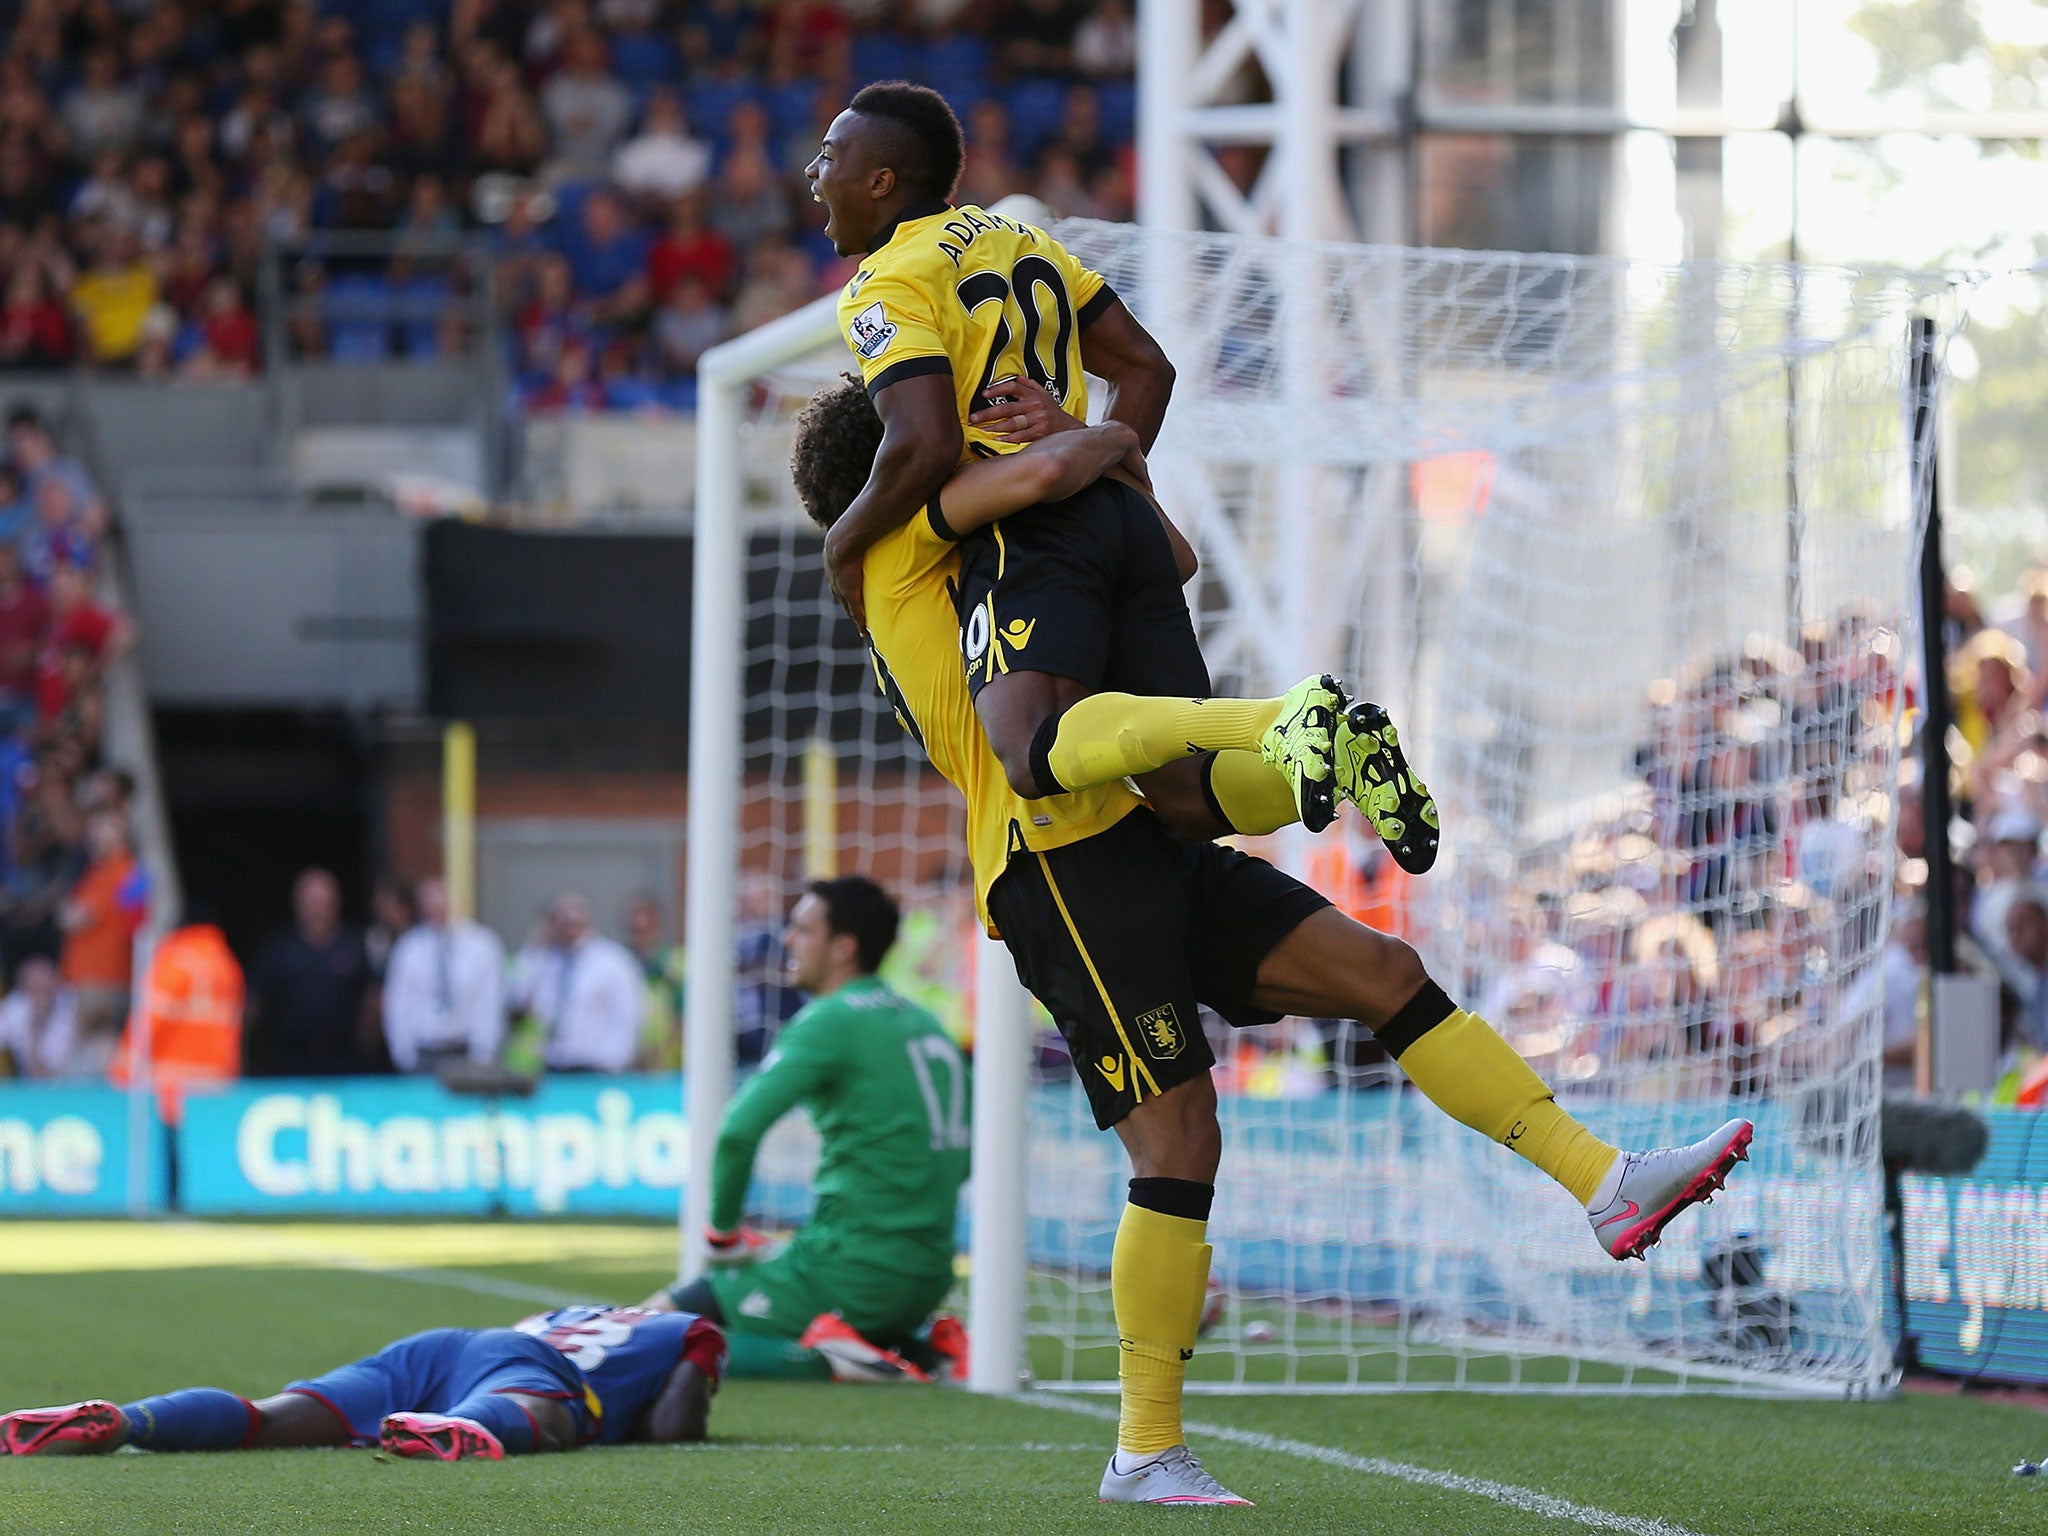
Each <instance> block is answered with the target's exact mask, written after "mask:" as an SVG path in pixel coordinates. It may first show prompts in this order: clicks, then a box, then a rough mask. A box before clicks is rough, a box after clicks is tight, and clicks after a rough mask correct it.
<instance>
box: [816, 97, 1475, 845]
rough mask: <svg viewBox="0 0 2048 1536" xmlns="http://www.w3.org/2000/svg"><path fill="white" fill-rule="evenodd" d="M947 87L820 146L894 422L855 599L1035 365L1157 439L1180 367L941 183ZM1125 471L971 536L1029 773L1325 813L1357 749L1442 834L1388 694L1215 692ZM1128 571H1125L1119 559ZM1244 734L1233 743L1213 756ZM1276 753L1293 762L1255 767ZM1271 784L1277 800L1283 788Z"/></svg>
mask: <svg viewBox="0 0 2048 1536" xmlns="http://www.w3.org/2000/svg"><path fill="white" fill-rule="evenodd" d="M963 153H964V151H963V147H962V139H961V135H960V125H959V123H958V121H957V120H956V119H955V118H954V117H953V115H952V111H951V109H950V108H949V107H948V106H947V105H946V103H945V100H944V98H942V97H940V96H939V95H938V94H937V93H936V92H934V91H932V90H929V89H928V88H926V87H923V86H917V85H910V84H907V83H904V82H901V81H891V82H884V83H881V84H877V85H871V86H868V87H866V88H865V89H863V90H862V91H860V92H859V93H858V94H857V95H856V96H855V97H854V99H853V103H852V105H851V106H850V107H849V108H848V110H847V111H845V112H843V113H841V114H840V115H839V117H838V118H836V119H835V120H834V121H833V123H832V124H831V126H830V128H829V129H828V130H827V132H826V134H825V137H824V140H823V142H822V143H821V145H820V147H819V151H818V154H817V157H816V158H815V160H814V161H813V162H812V164H811V166H810V167H809V175H810V178H811V183H812V192H813V195H814V196H815V197H816V198H817V200H818V201H819V202H821V203H823V204H824V205H825V209H826V213H827V221H826V233H827V235H828V236H830V238H831V239H832V241H833V244H834V245H835V247H836V248H837V249H838V250H839V252H840V253H841V254H842V255H849V256H859V257H860V258H861V267H860V270H859V271H858V272H857V273H856V274H855V275H854V277H853V278H852V280H851V281H850V282H848V284H847V285H846V288H845V290H844V293H843V295H842V297H841V301H840V319H841V323H842V326H843V328H844V330H845V333H846V338H847V344H848V346H849V347H850V348H851V349H852V351H853V353H854V356H855V357H856V358H857V359H858V361H859V363H860V368H861V372H862V376H863V378H864V380H865V382H866V385H867V389H868V392H869V393H870V395H871V396H873V398H874V399H875V401H876V403H877V406H878V408H879V409H880V411H881V415H882V419H883V422H884V434H883V441H882V444H881V447H880V449H879V451H878V452H877V453H876V455H875V458H874V461H873V463H872V466H871V468H870V470H869V472H868V473H867V474H866V476H865V477H864V479H863V481H862V483H861V484H860V485H859V486H857V487H855V489H854V493H853V495H852V498H851V500H850V501H849V502H848V504H847V510H846V512H845V515H844V516H843V517H842V518H841V519H840V520H839V521H838V522H837V523H836V524H835V525H834V526H833V528H832V531H831V533H830V534H829V535H828V537H827V539H826V546H825V555H826V563H827V569H828V570H829V571H830V573H831V575H832V580H833V586H834V590H835V591H837V592H838V593H839V594H840V595H841V597H842V599H843V600H844V601H845V602H846V603H847V605H848V608H849V610H850V611H851V612H852V613H853V615H854V618H855V621H856V622H857V623H860V622H862V611H861V610H862V602H863V590H864V589H863V585H862V583H861V582H860V581H859V580H858V579H856V578H855V577H854V576H853V574H852V573H854V572H856V571H857V570H858V567H859V565H860V562H861V561H862V560H863V559H864V557H865V552H866V551H867V549H868V548H869V547H870V546H871V545H872V544H873V543H874V542H875V540H877V539H878V538H880V537H882V536H884V535H886V534H887V533H888V532H890V531H891V530H893V529H896V528H899V527H901V526H902V525H903V524H904V523H905V522H906V521H908V520H909V519H910V518H911V517H912V516H914V515H918V514H920V513H922V512H923V511H924V509H925V507H926V505H927V504H928V503H929V501H930V499H931V497H932V495H933V493H935V492H936V491H937V490H938V489H939V486H940V484H941V483H942V482H943V481H944V480H945V478H946V476H947V475H948V474H949V473H950V472H951V471H952V470H953V469H954V468H955V467H957V466H958V465H960V464H961V463H964V462H965V461H967V460H968V459H969V458H972V457H976V456H981V457H986V456H988V455H990V454H1002V453H1006V452H1010V451H1014V449H1015V448H1016V446H1017V444H1018V441H1019V440H1020V437H1021V436H1023V435H1028V434H1020V433H1019V432H1017V431H1016V430H1014V429H1015V428H1016V427H1017V426H1018V424H1019V423H1018V421H1017V418H1018V417H1019V416H1022V415H1028V414H1030V411H1029V407H1028V406H1020V405H1019V404H1017V403H1016V402H1015V401H1014V400H1012V401H1009V402H1006V403H1005V404H1003V405H1001V406H998V407H996V408H995V411H994V415H993V416H991V413H990V412H989V411H988V410H983V409H979V408H981V407H984V406H985V405H986V404H987V401H988V397H989V395H990V392H991V386H992V384H993V383H994V381H995V380H996V379H997V378H999V377H1003V376H1007V375H1021V376H1023V377H1025V378H1029V379H1031V380H1033V381H1035V382H1037V383H1039V384H1041V385H1043V386H1045V387H1046V389H1047V390H1048V391H1049V392H1050V395H1051V397H1052V399H1053V400H1054V401H1055V402H1056V405H1055V410H1057V408H1058V407H1059V406H1064V407H1065V408H1066V409H1067V410H1070V411H1072V412H1073V413H1074V414H1075V415H1077V416H1085V415H1086V414H1087V400H1088V383H1087V375H1088V374H1089V373H1093V374H1095V375H1097V376H1098V377H1100V378H1102V379H1104V380H1105V381H1106V382H1107V383H1108V386H1109V395H1110V399H1109V411H1108V414H1109V417H1110V418H1111V419H1112V420H1116V421H1121V422H1123V423H1125V424H1126V425H1128V426H1130V427H1131V428H1132V429H1133V430H1134V431H1135V432H1136V433H1137V440H1138V445H1139V446H1140V447H1142V448H1145V449H1149V448H1150V447H1151V444H1152V441H1153V439H1154V438H1155V437H1156V436H1157V434H1158V431H1159V426H1160V423H1161V421H1162V420H1163V419H1164V417H1165V412H1166V404H1167V400H1168V398H1169V396H1170V395H1171V393H1172V388H1173V376H1174V371H1173V367H1172V364H1171V363H1169V362H1168V361H1167V358H1166V354H1165V353H1164V351H1162V350H1161V349H1160V347H1159V344H1158V343H1157V342H1156V341H1155V340H1154V339H1153V338H1152V337H1151V335H1150V334H1148V333H1147V332H1146V330H1145V328H1144V327H1143V326H1142V325H1140V324H1139V323H1138V322H1137V320H1136V319H1135V318H1134V317H1133V316H1132V315H1131V313H1130V311H1129V310H1128V309H1126V308H1125V307H1124V305H1123V303H1122V301H1121V300H1119V299H1118V298H1117V296H1116V294H1115V292H1114V291H1113V290H1112V289H1111V288H1110V287H1109V286H1108V284H1106V283H1105V282H1104V281H1103V279H1102V278H1101V276H1100V275H1099V274H1097V273H1095V272H1091V271H1089V270H1088V269H1087V268H1086V267H1084V266H1083V265H1082V264H1081V263H1080V262H1079V261H1077V260H1076V259H1075V258H1074V257H1073V256H1072V255H1071V254H1070V253H1069V252H1067V251H1066V250H1065V249H1064V248H1063V247H1062V246H1061V245H1060V244H1059V242H1058V241H1056V240H1053V239H1052V238H1051V237H1050V236H1048V235H1046V234H1045V233H1044V232H1043V231H1042V230H1039V229H1036V228H1034V227H1032V226H1031V225H1028V224H1022V223H1019V222H1017V221H1015V220H1012V219H1008V218H1005V217H1003V216H1001V215H999V214H992V213H989V212H987V211H986V210H983V209H979V208H975V207H972V206H968V207H960V208H955V207H951V206H949V205H948V202H947V199H948V198H949V197H950V196H951V194H952V190H953V185H954V182H955V180H956V179H957V177H958V174H959V167H960V164H961V161H962V156H963ZM1165 555H1166V544H1165V542H1164V540H1163V538H1162V536H1161V530H1160V529H1159V527H1158V525H1157V523H1156V521H1155V520H1154V518H1153V516H1152V514H1151V511H1150V509H1149V508H1148V507H1147V505H1146V504H1145V502H1144V499H1143V497H1142V496H1140V495H1139V494H1138V493H1137V492H1136V491H1135V490H1134V489H1133V487H1132V486H1130V485H1129V484H1124V483H1118V482H1117V481H1116V480H1114V479H1109V478H1104V479H1099V480H1096V481H1093V482H1091V483H1087V484H1085V485H1084V486H1083V487H1082V488H1081V490H1080V491H1079V492H1077V493H1075V494H1074V495H1073V496H1072V497H1070V498H1067V499H1066V500H1064V501H1062V502H1059V503H1056V504H1051V505H1048V506H1044V507H1041V508H1040V509H1039V510H1037V511H1036V512H1034V513H1033V515H1032V516H1030V517H1027V518H1023V519H1020V520H1019V521H1018V522H1017V524H1016V525H1015V527H1014V528H1012V529H1009V530H1006V531H1005V534H1004V535H991V536H988V537H977V538H969V539H964V540H963V541H962V542H961V546H960V550H959V552H958V560H957V567H958V568H957V571H956V572H955V584H956V587H957V588H958V591H959V596H960V617H961V629H960V644H961V646H962V647H963V650H964V653H965V655H966V658H967V662H968V683H969V687H970V689H971V690H972V694H973V699H974V704H975V708H976V710H977V712H978V714H979V717H980V719H981V722H982V725H983V728H984V729H985V730H986V732H987V733H988V738H989V741H990V744H991V745H992V746H993V748H994V749H995V752H996V755H997V757H998V758H999V759H1000V760H1001V762H1002V765H1003V768H1004V771H1005V773H1006V775H1007V776H1008V778H1009V781H1010V783H1011V785H1012V787H1013V788H1014V789H1015V790H1016V792H1017V794H1018V795H1019V796H1021V797H1022V798H1025V799H1040V798H1045V797H1050V796H1056V795H1058V794H1060V793H1062V792H1063V791H1075V790H1084V789H1088V788H1093V787H1096V786H1100V785H1104V784H1110V783H1114V782H1115V781H1116V780H1118V779H1120V778H1122V777H1124V776H1125V775H1141V774H1144V773H1145V772H1146V771H1147V770H1148V769H1150V770H1155V771H1156V776H1155V777H1154V778H1152V779H1148V780H1146V781H1145V782H1144V783H1143V784H1142V785H1141V787H1142V788H1143V790H1144V791H1145V793H1146V795H1147V797H1148V798H1149V799H1150V800H1152V802H1153V803H1154V804H1155V805H1160V806H1165V805H1167V804H1169V803H1170V802H1174V801H1179V802H1183V803H1186V804H1187V805H1188V806H1189V807H1190V814H1193V815H1199V816H1202V817H1203V818H1205V819H1208V820H1209V821H1210V823H1211V825H1213V827H1214V829H1215V830H1216V831H1219V832H1221V831H1239V832H1254V833H1256V832H1266V831H1272V830H1274V829H1276V828H1277V827H1279V826H1281V825H1284V824H1286V823H1287V822H1292V821H1295V820H1299V821H1301V822H1302V823H1303V824H1304V825H1306V826H1307V827H1309V829H1310V830H1311V831H1320V830H1321V829H1322V828H1324V827H1325V826H1327V825H1328V824H1329V822H1330V820H1331V818H1332V817H1333V816H1334V815H1335V814H1336V801H1337V796H1338V794H1339V792H1340V791H1341V790H1342V788H1343V786H1342V785H1340V784H1339V783H1338V776H1339V773H1340V771H1342V770H1343V769H1344V766H1345V765H1346V764H1349V766H1350V771H1351V772H1352V773H1353V775H1354V778H1355V781H1356V782H1355V785H1354V787H1355V788H1356V789H1357V791H1358V792H1357V793H1355V794H1353V795H1352V796H1351V798H1353V799H1354V800H1355V801H1356V802H1357V803H1358V804H1359V806H1360V808H1361V809H1362V810H1363V811H1364V812H1365V813H1366V815H1367V817H1368V818H1369V819H1370V820H1371V821H1372V823H1373V826H1374V829H1375V830H1376V831H1377V832H1378V833H1379V834H1380V836H1381V839H1382V841H1384V842H1385V843H1386V844H1387V846H1388V848H1389V851H1390V852H1392V853H1393V855H1394V856H1395V858H1396V859H1397V860H1398V861H1399V862H1400V863H1401V864H1402V866H1403V867H1404V868H1406V869H1409V870H1410V871H1411V872H1420V871H1422V870H1424V869H1427V868H1428V867H1429V865H1430V863H1431V862H1432V861H1433V860H1434V858H1435V856H1436V841H1437V834H1436V816H1435V808H1434V806H1433V805H1432V804H1431V802H1430V801H1429V798H1428V794H1427V791H1426V790H1424V789H1423V788H1422V786H1421V785H1420V784H1419V783H1418V782H1416V781H1415V780H1414V777H1413V775H1412V774H1411V773H1409V772H1408V770H1407V764H1406V763H1405V761H1404V760H1402V758H1401V756H1400V745H1399V741H1398V739H1397V738H1396V736H1395V735H1394V733H1393V731H1392V729H1391V728H1390V727H1389V726H1387V723H1386V717H1385V714H1384V712H1383V711H1377V710H1375V709H1374V708H1372V707H1370V706H1366V707H1363V708H1362V709H1361V712H1360V714H1359V715H1358V716H1357V718H1356V720H1355V721H1354V720H1352V719H1351V718H1350V717H1349V716H1348V714H1347V712H1346V711H1345V710H1344V709H1343V708H1342V707H1341V706H1342V704H1343V703H1345V702H1348V701H1343V700H1341V699H1340V696H1339V695H1338V693H1337V690H1336V689H1335V687H1334V685H1333V684H1327V683H1325V682H1324V680H1322V679H1319V678H1311V679H1309V680H1307V681H1306V682H1305V683H1303V684H1302V685H1300V686H1299V687H1297V688H1296V689H1294V690H1291V691H1290V693H1289V694H1288V696H1287V699H1286V700H1285V703H1284V707H1281V701H1274V700H1257V701H1236V702H1228V703H1223V702H1216V701H1211V700H1209V699H1208V697H1207V695H1208V693H1209V673H1208V668H1207V667H1206V665H1205V664H1204V662H1203V660H1202V654H1201V650H1200V647H1199V646H1197V645H1196V644H1195V642H1194V634H1193V629H1192V627H1191V626H1190V625H1189V623H1188V621H1187V611H1186V604H1185V601H1184V599H1183V598H1182V596H1181V592H1180V581H1179V580H1178V579H1177V578H1176V577H1175V576H1174V575H1173V574H1172V570H1171V566H1170V564H1169V563H1168V562H1167V561H1166V559H1165ZM1110 571H1115V572H1119V573H1121V576H1122V578H1123V579H1122V580H1121V581H1120V582H1118V583H1117V584H1115V585H1110V584H1108V583H1106V582H1105V581H1103V580H1101V579H1099V578H1100V576H1101V575H1102V574H1103V573H1105V572H1110ZM1222 749H1235V754H1234V755H1230V756H1222V757H1218V756H1212V755H1211V754H1213V753H1215V752H1217V751H1219V750H1222ZM1261 756H1263V757H1264V758H1265V760H1266V762H1267V763H1268V764H1270V765H1271V767H1272V768H1274V769H1278V770H1279V771H1280V774H1281V775H1282V776H1284V777H1282V778H1276V776H1275V774H1274V773H1273V772H1272V771H1270V770H1269V769H1268V768H1266V767H1262V766H1261V763H1260V758H1261ZM1276 802H1277V804H1276Z"/></svg>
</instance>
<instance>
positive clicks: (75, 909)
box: [0, 406, 149, 1075]
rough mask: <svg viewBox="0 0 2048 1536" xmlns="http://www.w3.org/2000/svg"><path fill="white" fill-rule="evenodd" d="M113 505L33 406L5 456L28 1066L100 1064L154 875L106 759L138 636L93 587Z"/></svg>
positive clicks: (10, 806)
mask: <svg viewBox="0 0 2048 1536" xmlns="http://www.w3.org/2000/svg"><path fill="white" fill-rule="evenodd" d="M105 531H106V504H105V501H104V500H103V499H102V497H101V495H100V491H99V488H98V486H97V485H95V484H94V482H93V479H92V477H91V476H90V475H89V474H88V473H87V472H86V470H85V469H84V467H83V466H81V465H80V464H78V463H77V462H75V461H74V460H72V459H69V458H66V457H64V456H63V455H61V454H60V453H59V452H58V451H57V447H56V443H55V441H54V440H53V438H52V436H51V434H50V431H49V429H48V427H47V426H46V425H45V423H44V422H43V420H42V419H41V417H40V416H39V415H38V414H37V413H36V412H35V411H34V410H33V409H32V408H29V407H26V406H20V407H16V408H15V409H14V410H13V411H12V412H11V413H10V414H9V416H8V419H7V441H6V457H5V459H4V461H0V970H4V972H5V979H6V982H7V985H8V987H9V992H8V995H7V997H6V999H5V1001H4V1002H0V1053H4V1054H6V1055H7V1056H9V1057H10V1058H11V1059H13V1060H14V1062H15V1064H16V1070H18V1071H26V1072H28V1073H30V1074H32V1075H55V1074H69V1073H77V1072H86V1073H97V1072H101V1071H104V1070H106V1068H107V1066H108V1064H109V1062H110V1061H111V1060H112V1058H113V1055H114V1050H115V1045H116V1041H117V1039H118V1036H119V1033H120V1028H121V1023H122V1020H123V1019H124V1018H125V1017H126V1012H127V998H128V991H129V986H130V982H131V975H130V972H131V956H132V949H133V939H134V936H135V933H136V931H137V930H138V929H139V928H140V926H141V924H142V921H143V918H144V917H145V915H146V913H147V909H148V901H149V886H148V879H147V876H146V874H145V873H144V871H143V870H142V868H141V866H140V865H139V864H137V862H136V860H135V858H134V855H133V852H132V850H131V848H130V830H129V826H128V805H129V799H130V797H131V795H132V792H133V789H134V783H133V780H132V779H131V778H130V777H129V775H128V774H127V773H126V772H124V771H123V770H122V769H120V768H119V767H116V766H113V765H110V764H107V763H106V762H104V761H103V760H102V753H101V748H102V734H103V723H104V717H105V697H104V687H103V682H104V677H105V673H106V669H107V668H108V666H109V665H111V664H112V663H113V662H114V661H115V660H117V659H118V658H119V657H120V656H121V654H122V653H123V652H125V651H126V650H127V649H128V647H129V646H130V644H131V643H132V642H133V630H132V627H131V626H130V625H129V623H128V621H127V619H126V618H125V617H124V616H122V615H121V614H120V613H118V612H116V611H115V610H113V609H112V608H110V607H107V606H106V605H105V604H104V603H103V602H102V601H101V599H100V598H99V597H98V596H96V595H95V593H96V589H97V586H98V582H97V577H98V574H99V566H100V560H101V541H102V538H103V537H104V534H105Z"/></svg>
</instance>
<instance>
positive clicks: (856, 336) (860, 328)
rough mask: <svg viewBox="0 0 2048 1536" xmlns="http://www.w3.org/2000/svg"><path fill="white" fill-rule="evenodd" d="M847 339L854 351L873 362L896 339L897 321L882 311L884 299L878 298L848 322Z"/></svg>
mask: <svg viewBox="0 0 2048 1536" xmlns="http://www.w3.org/2000/svg"><path fill="white" fill-rule="evenodd" d="M846 339H847V340H848V341H849V342H850V343H852V346H853V350H854V351H856V352H858V353H859V354H860V355H861V356H862V357H864V358H866V359H867V360H868V361H869V362H873V361H874V360H875V359H876V358H878V357H880V356H881V355H882V354H883V353H884V352H886V351H888V350H889V343H890V342H892V341H894V340H895V339H896V322H895V321H893V320H891V319H890V318H889V317H888V316H887V315H886V314H884V313H883V312H882V301H881V300H880V299H877V300H876V301H875V302H874V303H872V304H870V305H869V306H868V307H867V308H866V309H864V310H862V311H861V312H860V313H859V314H857V315H855V316H854V317H853V318H852V319H851V320H849V321H848V322H847V324H846Z"/></svg>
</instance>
